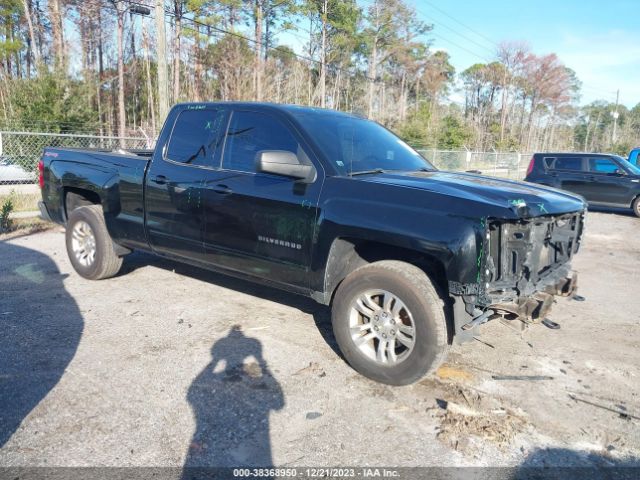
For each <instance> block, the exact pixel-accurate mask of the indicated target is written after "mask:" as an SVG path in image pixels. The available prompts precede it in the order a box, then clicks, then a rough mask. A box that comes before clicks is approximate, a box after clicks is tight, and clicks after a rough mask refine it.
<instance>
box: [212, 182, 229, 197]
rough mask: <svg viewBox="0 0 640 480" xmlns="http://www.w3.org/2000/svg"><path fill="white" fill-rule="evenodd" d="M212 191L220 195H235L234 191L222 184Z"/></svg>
mask: <svg viewBox="0 0 640 480" xmlns="http://www.w3.org/2000/svg"><path fill="white" fill-rule="evenodd" d="M212 190H213V191H214V192H216V193H219V194H220V195H229V194H230V193H233V190H231V189H230V188H229V187H227V186H226V185H223V184H221V183H219V184H218V185H216V186H215V187H213V188H212Z"/></svg>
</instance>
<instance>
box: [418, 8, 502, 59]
mask: <svg viewBox="0 0 640 480" xmlns="http://www.w3.org/2000/svg"><path fill="white" fill-rule="evenodd" d="M420 1H422V2H423V3H426V4H428V5H430V6H431V7H432V8H434V9H435V10H437V11H439V12H440V13H442V14H443V15H444V16H446V17H448V18H450V19H451V20H453V21H454V22H456V23H457V24H459V25H461V26H463V27H464V28H466V29H467V30H469V31H470V32H473V33H474V34H476V35H477V36H478V37H480V38H482V39H484V40H485V41H487V42H489V43H490V44H491V45H493V46H495V47H498V48H499V47H500V45H498V44H497V43H496V42H494V41H493V40H492V39H490V38H489V37H487V36H485V35H483V34H482V33H480V32H478V31H477V30H474V29H473V28H471V27H470V26H468V25H466V24H465V23H462V22H461V21H460V20H458V19H456V18H455V17H453V16H452V15H450V14H448V13H447V12H445V11H444V10H442V9H441V8H439V7H438V6H436V5H434V4H433V3H431V2H429V1H427V0H420Z"/></svg>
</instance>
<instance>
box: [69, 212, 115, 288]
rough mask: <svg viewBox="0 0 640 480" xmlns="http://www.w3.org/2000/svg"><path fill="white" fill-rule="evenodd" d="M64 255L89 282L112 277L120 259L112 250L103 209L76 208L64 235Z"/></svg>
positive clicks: (70, 216)
mask: <svg viewBox="0 0 640 480" xmlns="http://www.w3.org/2000/svg"><path fill="white" fill-rule="evenodd" d="M65 239H66V244H67V254H68V255H69V260H71V264H72V265H73V268H74V269H75V271H76V272H78V273H79V274H80V275H81V276H83V277H84V278H88V279H89V280H100V279H103V278H109V277H113V276H114V275H115V274H116V273H118V271H119V270H120V267H121V266H122V258H121V257H118V255H117V254H116V252H115V250H114V249H113V241H112V240H111V237H110V236H109V232H108V231H107V226H106V225H105V222H104V216H103V214H102V206H100V205H90V206H86V207H80V208H76V209H75V210H73V211H72V212H71V214H70V215H69V221H68V222H67V230H66V233H65Z"/></svg>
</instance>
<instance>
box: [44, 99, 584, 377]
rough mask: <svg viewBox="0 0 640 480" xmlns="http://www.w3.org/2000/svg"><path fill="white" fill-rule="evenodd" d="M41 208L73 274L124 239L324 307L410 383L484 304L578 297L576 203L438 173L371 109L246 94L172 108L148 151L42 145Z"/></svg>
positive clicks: (529, 308)
mask: <svg viewBox="0 0 640 480" xmlns="http://www.w3.org/2000/svg"><path fill="white" fill-rule="evenodd" d="M39 170H40V185H41V188H42V199H43V201H42V202H41V205H40V207H41V210H42V214H43V216H45V217H48V218H50V219H51V220H53V221H55V222H58V223H60V224H63V225H66V246H67V252H68V254H69V258H70V260H71V263H72V264H73V266H74V268H75V269H76V271H77V272H78V273H79V274H80V275H82V276H83V277H86V278H89V279H102V278H108V277H111V276H113V275H115V274H116V273H117V272H118V270H119V269H120V266H121V264H122V261H123V259H122V257H124V256H125V255H126V254H128V253H130V252H131V251H133V250H144V251H148V252H153V253H156V254H158V255H161V256H163V257H168V258H171V259H174V260H178V261H182V262H187V263H191V264H194V265H197V266H200V267H204V268H208V269H213V270H217V271H220V272H222V273H226V274H231V275H236V276H240V277H244V278H247V279H250V280H253V281H258V282H262V283H265V284H269V285H272V286H275V287H279V288H282V289H286V290H289V291H291V292H295V293H299V294H302V295H307V296H310V297H312V298H313V299H315V300H317V301H318V302H320V303H323V304H326V305H331V307H332V323H333V329H334V333H335V337H336V340H337V342H338V344H339V346H340V348H341V350H342V352H343V354H344V356H345V357H346V359H347V360H348V361H349V363H350V364H351V365H352V366H353V367H354V368H355V369H356V370H357V371H359V372H361V373H362V374H364V375H366V376H368V377H370V378H372V379H375V380H377V381H380V382H384V383H389V384H396V385H401V384H408V383H411V382H413V381H416V380H417V379H419V378H420V377H422V376H423V375H424V374H426V373H427V372H429V371H430V370H432V369H434V368H436V367H437V366H438V365H439V363H440V362H441V361H442V359H443V358H444V354H445V352H446V350H447V345H449V344H450V343H451V342H453V341H459V342H461V341H465V340H469V339H473V337H474V335H477V334H478V326H479V325H481V324H482V323H485V322H486V321H488V320H490V319H493V318H504V319H506V320H508V321H511V322H513V324H514V325H521V326H525V325H526V324H529V323H532V322H535V321H536V320H542V319H543V318H544V317H545V315H546V314H547V312H548V311H549V308H550V306H551V304H552V303H553V297H554V295H565V296H569V295H572V294H573V292H574V291H575V288H576V276H575V274H574V272H572V270H571V268H570V264H569V263H570V260H571V258H572V257H573V255H574V254H575V253H576V252H577V251H578V247H579V244H580V239H581V235H582V228H583V220H584V212H585V203H584V201H583V200H582V199H581V198H580V197H578V196H575V195H572V194H569V193H566V192H561V191H559V190H556V189H553V188H549V187H539V186H534V185H531V184H525V183H521V182H515V181H508V180H499V179H494V178H487V177H483V176H479V175H473V174H468V173H451V172H442V171H438V170H437V169H436V168H434V167H433V166H432V165H430V164H429V162H427V161H426V160H425V159H424V158H422V157H421V156H420V155H419V154H418V153H416V152H415V151H414V150H413V149H411V148H410V147H409V146H407V145H406V144H405V143H404V142H403V141H401V140H400V139H399V138H398V137H396V136H395V135H394V134H393V133H391V132H390V131H388V130H387V129H385V128H384V127H382V126H380V125H378V124H377V123H375V122H372V121H369V120H366V119H362V118H359V117H356V116H353V115H348V114H344V113H340V112H336V111H328V110H321V109H314V108H304V107H298V106H284V105H272V104H254V103H188V104H181V105H177V106H175V107H174V108H173V109H172V110H171V112H170V113H169V116H168V118H167V120H166V123H165V125H164V128H163V130H162V132H161V134H160V136H159V138H158V142H157V146H156V148H155V150H153V151H135V152H124V151H121V152H106V151H100V150H75V149H63V148H46V149H45V150H44V153H43V157H42V160H41V161H40V164H39Z"/></svg>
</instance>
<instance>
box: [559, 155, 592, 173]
mask: <svg viewBox="0 0 640 480" xmlns="http://www.w3.org/2000/svg"><path fill="white" fill-rule="evenodd" d="M553 168H554V169H556V170H572V171H581V170H584V168H583V166H582V157H558V158H557V159H556V161H555V163H554V165H553Z"/></svg>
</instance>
